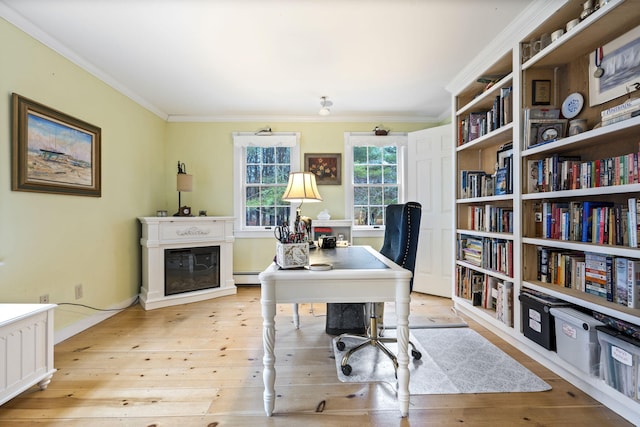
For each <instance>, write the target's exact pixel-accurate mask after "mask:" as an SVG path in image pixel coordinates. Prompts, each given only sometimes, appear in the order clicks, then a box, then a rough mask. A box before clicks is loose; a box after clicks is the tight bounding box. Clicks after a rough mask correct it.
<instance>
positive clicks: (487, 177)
mask: <svg viewBox="0 0 640 427" xmlns="http://www.w3.org/2000/svg"><path fill="white" fill-rule="evenodd" d="M509 159H510V160H507V162H508V164H509V166H507V167H502V168H498V170H497V171H496V172H495V173H494V174H490V173H487V172H485V171H478V170H463V171H460V198H462V199H467V198H474V197H489V196H499V195H503V194H512V193H513V179H512V173H511V171H512V169H511V166H510V161H511V160H512V159H513V157H509Z"/></svg>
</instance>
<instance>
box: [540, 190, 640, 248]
mask: <svg viewBox="0 0 640 427" xmlns="http://www.w3.org/2000/svg"><path fill="white" fill-rule="evenodd" d="M534 209H535V211H536V212H535V218H536V220H539V222H540V224H536V225H537V226H536V237H542V238H545V239H556V240H570V241H577V242H588V243H595V244H599V245H615V246H628V247H632V248H637V247H638V240H639V238H640V217H639V213H640V199H637V198H634V197H633V198H629V199H627V203H626V204H619V203H613V202H601V201H584V202H579V201H571V202H542V203H536V204H535V207H534Z"/></svg>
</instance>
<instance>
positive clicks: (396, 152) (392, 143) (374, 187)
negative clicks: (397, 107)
mask: <svg viewBox="0 0 640 427" xmlns="http://www.w3.org/2000/svg"><path fill="white" fill-rule="evenodd" d="M344 151H345V177H346V179H345V207H346V211H347V212H345V215H347V216H348V217H351V218H353V227H354V231H358V230H360V231H366V230H378V229H381V228H382V226H383V225H384V223H385V208H386V206H387V205H389V204H394V203H403V202H404V200H405V199H406V190H405V183H406V167H405V165H406V151H407V134H406V133H401V134H389V135H386V136H377V135H371V134H370V133H358V132H347V133H345V150H344Z"/></svg>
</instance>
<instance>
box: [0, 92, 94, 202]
mask: <svg viewBox="0 0 640 427" xmlns="http://www.w3.org/2000/svg"><path fill="white" fill-rule="evenodd" d="M11 105H12V114H13V117H12V128H11V130H12V135H11V138H12V141H11V143H12V147H11V148H12V153H11V163H12V165H11V166H12V170H11V189H12V190H14V191H34V192H42V193H57V194H69V195H77V196H93V197H100V196H101V170H100V137H101V129H100V128H99V127H96V126H94V125H91V124H89V123H86V122H84V121H82V120H79V119H76V118H74V117H71V116H68V115H66V114H64V113H61V112H60V111H57V110H54V109H52V108H49V107H46V106H44V105H42V104H39V103H37V102H35V101H32V100H30V99H27V98H24V97H22V96H20V95H18V94H15V93H14V94H12V99H11Z"/></svg>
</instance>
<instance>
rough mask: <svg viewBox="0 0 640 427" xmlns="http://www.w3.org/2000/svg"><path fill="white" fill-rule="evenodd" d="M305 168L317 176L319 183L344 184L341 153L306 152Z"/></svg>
mask: <svg viewBox="0 0 640 427" xmlns="http://www.w3.org/2000/svg"><path fill="white" fill-rule="evenodd" d="M304 170H305V172H311V173H312V174H314V175H315V176H316V183H317V184H318V185H340V184H342V155H341V154H340V153H306V154H305V155H304Z"/></svg>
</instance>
